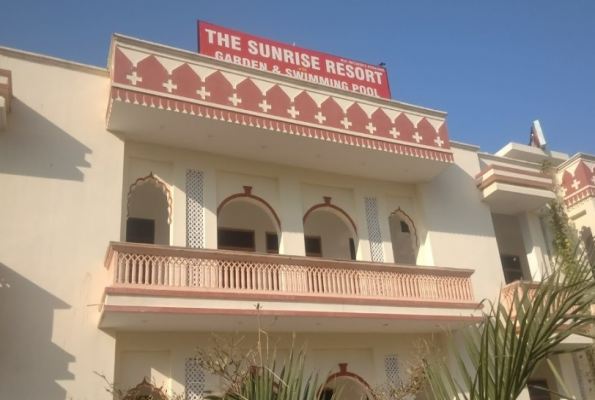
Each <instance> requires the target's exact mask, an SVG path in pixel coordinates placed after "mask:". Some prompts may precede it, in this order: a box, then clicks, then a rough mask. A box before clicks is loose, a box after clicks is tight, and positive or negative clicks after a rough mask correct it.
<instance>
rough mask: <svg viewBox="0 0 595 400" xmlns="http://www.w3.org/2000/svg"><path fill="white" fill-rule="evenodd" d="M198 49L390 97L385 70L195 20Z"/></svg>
mask: <svg viewBox="0 0 595 400" xmlns="http://www.w3.org/2000/svg"><path fill="white" fill-rule="evenodd" d="M198 52H199V53H200V54H204V55H206V56H211V57H215V58H217V59H220V60H224V61H228V62H232V63H235V64H241V65H245V66H248V67H252V68H256V69H261V70H264V71H270V72H276V73H278V74H282V75H287V76H292V77H294V78H299V79H303V80H306V81H309V82H313V83H318V84H321V85H327V86H333V87H337V88H340V89H345V90H351V91H353V92H358V93H364V94H367V95H370V96H377V97H384V98H387V99H390V89H389V87H388V79H387V75H386V69H384V68H382V67H379V66H375V65H370V64H363V63H360V62H357V61H352V60H348V59H345V58H341V57H336V56H331V55H328V54H324V53H320V52H317V51H312V50H307V49H303V48H301V47H296V46H291V45H288V44H284V43H279V42H274V41H272V40H267V39H263V38H259V37H257V36H252V35H248V34H245V33H241V32H237V31H234V30H231V29H227V28H223V27H220V26H217V25H212V24H209V23H206V22H203V21H198Z"/></svg>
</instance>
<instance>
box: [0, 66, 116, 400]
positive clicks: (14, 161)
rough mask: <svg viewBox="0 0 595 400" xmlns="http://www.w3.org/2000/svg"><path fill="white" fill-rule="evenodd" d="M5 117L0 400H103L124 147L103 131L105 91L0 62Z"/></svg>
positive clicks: (99, 76)
mask: <svg viewBox="0 0 595 400" xmlns="http://www.w3.org/2000/svg"><path fill="white" fill-rule="evenodd" d="M0 68H4V69H9V70H11V71H12V77H13V94H14V98H13V101H12V111H11V113H10V114H9V118H10V121H9V124H8V127H7V129H6V130H5V131H3V132H0V187H1V189H0V204H1V205H2V207H0V232H2V234H0V235H1V236H2V239H1V240H0V337H1V338H2V340H1V341H0V382H2V384H1V385H0V398H2V399H35V398H47V399H65V398H69V397H72V398H74V399H84V398H88V399H108V398H109V397H110V396H108V394H107V393H106V392H105V390H104V388H103V386H102V383H101V379H100V378H99V377H98V376H97V375H96V374H95V373H94V371H97V372H99V373H103V374H105V375H106V377H107V378H108V379H110V380H112V379H113V370H114V362H115V337H114V336H113V335H112V334H111V333H110V332H102V331H100V330H99V329H97V324H98V318H99V312H98V304H99V303H101V299H102V295H103V289H104V287H105V286H106V284H107V283H108V271H107V270H105V268H104V267H103V259H104V257H105V249H106V244H107V243H108V242H109V241H113V240H118V239H119V238H120V224H121V220H122V214H123V213H122V203H121V198H122V187H123V174H122V171H123V160H124V157H123V155H124V143H123V141H122V140H121V139H120V138H119V137H118V136H117V135H114V134H112V133H109V132H107V131H106V130H105V114H106V99H107V97H108V91H109V79H108V76H107V72H106V71H102V70H100V69H97V68H91V67H64V66H59V65H56V64H55V63H52V62H49V63H41V62H40V61H35V60H27V59H26V58H16V57H12V56H10V57H9V56H6V55H0Z"/></svg>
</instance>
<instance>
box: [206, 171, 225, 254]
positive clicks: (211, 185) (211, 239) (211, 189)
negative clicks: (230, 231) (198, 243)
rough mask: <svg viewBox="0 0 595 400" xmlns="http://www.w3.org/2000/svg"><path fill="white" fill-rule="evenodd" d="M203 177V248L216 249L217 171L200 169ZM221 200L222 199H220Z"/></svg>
mask: <svg viewBox="0 0 595 400" xmlns="http://www.w3.org/2000/svg"><path fill="white" fill-rule="evenodd" d="M201 170H202V172H203V173H204V175H203V179H204V181H203V202H204V219H205V222H204V224H205V225H204V230H205V232H204V235H205V248H206V249H217V207H218V206H219V204H218V203H217V171H216V170H215V168H212V167H208V168H201ZM221 200H223V199H221Z"/></svg>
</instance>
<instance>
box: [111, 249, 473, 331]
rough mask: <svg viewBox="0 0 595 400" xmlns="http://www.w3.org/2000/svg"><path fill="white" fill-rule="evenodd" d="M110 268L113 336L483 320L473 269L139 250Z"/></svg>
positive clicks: (432, 325)
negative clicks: (135, 332)
mask: <svg viewBox="0 0 595 400" xmlns="http://www.w3.org/2000/svg"><path fill="white" fill-rule="evenodd" d="M105 266H106V268H107V269H108V270H109V272H110V274H111V282H110V283H109V285H108V286H107V287H106V289H105V297H104V303H103V308H102V316H101V321H100V327H101V328H106V329H107V328H113V329H140V330H188V329H191V330H223V331H226V330H243V329H256V320H257V318H256V316H257V315H258V316H259V318H260V320H261V323H262V324H263V325H262V326H268V327H269V328H268V330H271V331H274V330H281V331H307V332H313V331H327V332H336V331H338V330H340V331H346V332H383V331H385V332H407V331H411V332H419V331H434V330H440V329H444V327H445V325H451V324H455V325H456V324H465V323H467V324H468V323H472V322H475V321H477V320H478V318H479V317H480V313H479V310H477V303H476V302H475V301H474V298H473V291H472V288H471V275H472V273H473V271H470V270H458V269H445V268H434V267H412V266H398V265H389V264H377V263H368V262H359V261H337V260H328V259H320V258H313V257H294V256H283V255H269V254H257V253H248V252H236V251H224V250H203V249H189V248H176V247H168V246H156V245H139V244H130V243H111V244H110V246H109V249H108V254H107V257H106V262H105ZM256 305H258V307H257V306H256ZM257 308H258V309H257Z"/></svg>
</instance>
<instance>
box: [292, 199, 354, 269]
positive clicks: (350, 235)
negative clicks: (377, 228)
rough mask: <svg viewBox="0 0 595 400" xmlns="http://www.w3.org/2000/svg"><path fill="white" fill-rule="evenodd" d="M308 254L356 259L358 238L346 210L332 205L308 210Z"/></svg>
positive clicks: (305, 232)
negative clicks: (337, 208)
mask: <svg viewBox="0 0 595 400" xmlns="http://www.w3.org/2000/svg"><path fill="white" fill-rule="evenodd" d="M304 239H305V245H306V255H307V256H309V257H324V258H330V259H338V260H355V259H356V258H357V257H356V256H357V247H358V238H357V234H356V232H355V228H354V227H353V225H352V222H351V220H350V219H348V217H346V214H345V213H344V212H341V211H338V210H336V209H334V208H331V207H318V208H314V207H313V208H312V209H310V210H308V212H307V213H306V215H305V216H304Z"/></svg>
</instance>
